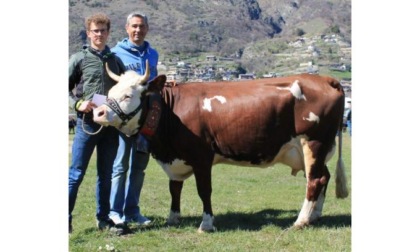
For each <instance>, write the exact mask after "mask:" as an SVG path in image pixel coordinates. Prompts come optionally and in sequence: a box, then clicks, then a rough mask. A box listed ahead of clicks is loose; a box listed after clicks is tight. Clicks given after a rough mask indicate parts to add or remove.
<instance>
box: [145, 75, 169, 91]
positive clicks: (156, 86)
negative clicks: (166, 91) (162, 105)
mask: <svg viewBox="0 0 420 252" xmlns="http://www.w3.org/2000/svg"><path fill="white" fill-rule="evenodd" d="M165 82H166V75H159V76H157V77H155V78H154V79H153V80H151V81H150V82H149V88H148V89H147V91H148V92H160V90H162V88H163V86H164V85H165Z"/></svg>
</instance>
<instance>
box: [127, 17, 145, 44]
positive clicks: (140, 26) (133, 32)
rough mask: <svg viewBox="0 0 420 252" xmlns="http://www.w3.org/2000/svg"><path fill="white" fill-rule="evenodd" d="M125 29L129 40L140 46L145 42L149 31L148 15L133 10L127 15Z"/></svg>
mask: <svg viewBox="0 0 420 252" xmlns="http://www.w3.org/2000/svg"><path fill="white" fill-rule="evenodd" d="M125 29H126V31H127V34H128V38H129V40H130V41H131V42H132V43H133V44H136V45H138V46H140V45H141V44H143V42H144V38H145V37H146V34H147V32H148V31H149V23H148V21H147V16H146V15H144V14H142V13H140V12H133V13H131V14H130V15H128V17H127V24H126V25H125Z"/></svg>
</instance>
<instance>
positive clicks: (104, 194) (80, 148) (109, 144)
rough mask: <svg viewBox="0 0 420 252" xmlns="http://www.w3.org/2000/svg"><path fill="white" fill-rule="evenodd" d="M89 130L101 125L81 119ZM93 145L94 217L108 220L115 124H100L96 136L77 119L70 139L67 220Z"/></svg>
mask: <svg viewBox="0 0 420 252" xmlns="http://www.w3.org/2000/svg"><path fill="white" fill-rule="evenodd" d="M84 128H85V130H86V131H88V132H91V133H93V132H96V131H97V130H98V129H99V128H100V125H98V124H96V123H94V122H93V121H92V119H86V118H85V121H84ZM95 147H96V154H97V160H96V169H97V180H96V218H97V219H98V220H107V219H108V214H109V195H110V191H111V175H112V165H113V163H114V159H115V156H116V154H117V149H118V131H117V130H116V129H115V128H114V127H103V128H102V130H101V131H100V132H99V133H98V134H96V135H89V134H86V133H85V132H84V131H83V128H82V119H81V118H77V125H76V134H75V136H74V139H73V146H72V158H71V165H70V169H69V221H70V222H71V219H72V212H73V209H74V206H75V204H76V198H77V192H78V190H79V186H80V184H81V183H82V181H83V177H84V176H85V173H86V169H87V166H88V164H89V160H90V157H91V156H92V154H93V151H94V149H95Z"/></svg>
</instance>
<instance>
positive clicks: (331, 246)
mask: <svg viewBox="0 0 420 252" xmlns="http://www.w3.org/2000/svg"><path fill="white" fill-rule="evenodd" d="M343 135H344V140H343V144H344V148H343V153H344V156H343V157H344V163H345V165H346V173H347V179H348V182H349V189H350V196H349V197H348V198H346V199H344V200H343V199H340V200H339V199H336V198H335V193H334V190H335V182H334V176H335V162H336V160H337V159H336V157H337V155H335V156H334V157H333V159H332V160H331V161H330V162H329V164H328V167H329V170H330V173H331V180H330V183H329V187H328V190H327V197H326V200H325V204H324V211H323V217H322V218H321V220H320V221H319V222H317V223H316V224H315V225H313V226H311V227H308V228H305V229H302V230H295V229H289V227H291V226H292V225H293V222H294V221H295V220H296V218H297V215H298V213H299V211H300V208H301V206H302V203H303V200H304V195H305V178H304V177H303V173H302V172H299V173H298V175H297V176H296V177H293V176H291V175H290V172H291V169H290V168H289V167H286V166H283V165H276V166H274V167H270V168H266V169H258V168H249V167H237V166H227V165H217V166H215V167H214V168H213V182H212V184H213V194H212V203H213V211H214V214H215V218H216V222H215V226H216V227H217V229H218V230H217V232H215V233H207V234H199V233H197V229H198V226H199V225H200V222H201V215H202V204H201V201H200V198H199V196H198V194H197V190H196V188H195V180H194V178H193V177H191V178H189V179H188V180H187V181H186V182H185V184H184V189H183V193H182V199H181V214H182V216H183V218H182V221H181V224H180V225H179V226H177V227H167V226H165V220H166V217H167V216H168V213H169V207H170V194H169V189H168V177H167V176H166V174H165V173H164V172H163V170H162V169H161V168H160V167H159V166H158V165H157V163H156V162H155V160H154V159H151V161H150V162H149V165H148V167H147V169H146V178H145V182H144V186H143V190H142V193H141V199H140V200H141V211H142V214H143V215H145V216H147V217H148V218H150V219H152V220H153V225H152V226H151V227H147V228H137V227H134V226H131V228H132V230H133V231H134V232H133V233H132V234H128V235H124V236H116V235H114V234H112V233H111V232H109V231H103V232H100V231H98V230H97V229H96V226H95V207H96V206H95V180H96V168H95V166H96V160H95V156H93V157H92V159H91V162H90V164H89V167H88V170H87V173H86V176H85V179H84V181H83V183H82V185H81V187H80V190H79V194H78V198H77V202H76V207H75V209H74V211H73V216H74V217H73V233H72V234H71V235H69V249H70V251H351V138H350V137H349V136H348V134H343ZM72 137H73V135H70V140H71V138H72ZM69 155H71V154H69Z"/></svg>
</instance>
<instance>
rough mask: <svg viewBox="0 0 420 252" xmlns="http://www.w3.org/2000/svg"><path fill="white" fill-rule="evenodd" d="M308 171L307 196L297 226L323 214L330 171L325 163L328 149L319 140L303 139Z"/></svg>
mask: <svg viewBox="0 0 420 252" xmlns="http://www.w3.org/2000/svg"><path fill="white" fill-rule="evenodd" d="M302 147H303V153H304V159H305V171H306V180H307V183H306V197H305V201H304V202H303V206H302V209H301V211H300V213H299V216H298V218H297V220H296V222H295V223H294V226H295V227H303V226H307V225H309V224H311V223H312V222H314V221H316V220H318V219H319V218H320V217H321V215H322V208H323V205H324V200H325V193H326V189H327V185H328V181H329V180H330V173H329V172H328V169H327V166H326V165H325V158H326V153H327V150H326V148H325V146H323V144H322V143H321V142H319V141H307V140H306V139H303V140H302Z"/></svg>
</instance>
